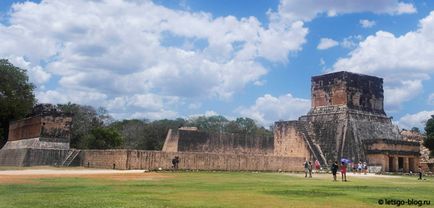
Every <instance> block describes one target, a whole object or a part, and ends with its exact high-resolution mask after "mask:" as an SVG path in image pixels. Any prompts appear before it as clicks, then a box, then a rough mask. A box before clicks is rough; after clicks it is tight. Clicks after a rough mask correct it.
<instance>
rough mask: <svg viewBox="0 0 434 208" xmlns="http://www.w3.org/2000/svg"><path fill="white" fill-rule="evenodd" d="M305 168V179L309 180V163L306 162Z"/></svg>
mask: <svg viewBox="0 0 434 208" xmlns="http://www.w3.org/2000/svg"><path fill="white" fill-rule="evenodd" d="M303 166H304V177H305V178H307V173H309V162H308V161H307V160H306V161H305V162H304V164H303Z"/></svg>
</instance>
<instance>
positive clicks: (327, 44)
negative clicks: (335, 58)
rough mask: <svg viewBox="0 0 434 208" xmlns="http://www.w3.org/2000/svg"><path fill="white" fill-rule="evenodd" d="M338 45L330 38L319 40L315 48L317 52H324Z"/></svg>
mask: <svg viewBox="0 0 434 208" xmlns="http://www.w3.org/2000/svg"><path fill="white" fill-rule="evenodd" d="M337 45H339V43H338V42H337V41H335V40H333V39H330V38H321V40H320V42H319V44H318V46H317V47H316V48H317V49H318V50H326V49H329V48H333V47H335V46H337Z"/></svg>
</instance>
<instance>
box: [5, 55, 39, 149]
mask: <svg viewBox="0 0 434 208" xmlns="http://www.w3.org/2000/svg"><path fill="white" fill-rule="evenodd" d="M34 88H35V86H34V85H33V84H31V83H29V78H28V76H27V74H26V70H24V69H20V68H18V67H16V66H14V65H12V64H11V63H9V61H8V60H6V59H0V147H2V146H3V145H4V144H5V143H6V141H7V138H8V131H9V122H10V121H12V120H16V119H20V118H23V117H24V116H26V115H27V114H28V113H30V112H31V110H32V107H33V105H34V104H35V102H36V99H35V95H34V94H33V90H34Z"/></svg>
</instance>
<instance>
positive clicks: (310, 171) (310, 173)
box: [308, 161, 312, 178]
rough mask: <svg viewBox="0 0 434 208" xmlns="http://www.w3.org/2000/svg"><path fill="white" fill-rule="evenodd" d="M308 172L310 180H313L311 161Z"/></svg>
mask: <svg viewBox="0 0 434 208" xmlns="http://www.w3.org/2000/svg"><path fill="white" fill-rule="evenodd" d="M308 170H309V178H312V162H310V161H309V165H308Z"/></svg>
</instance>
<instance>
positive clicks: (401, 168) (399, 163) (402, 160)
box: [398, 157, 404, 172]
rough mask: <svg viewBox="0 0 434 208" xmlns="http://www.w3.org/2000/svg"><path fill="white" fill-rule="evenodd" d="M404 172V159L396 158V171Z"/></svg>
mask: <svg viewBox="0 0 434 208" xmlns="http://www.w3.org/2000/svg"><path fill="white" fill-rule="evenodd" d="M403 170H404V158H403V157H398V171H399V172H403Z"/></svg>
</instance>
